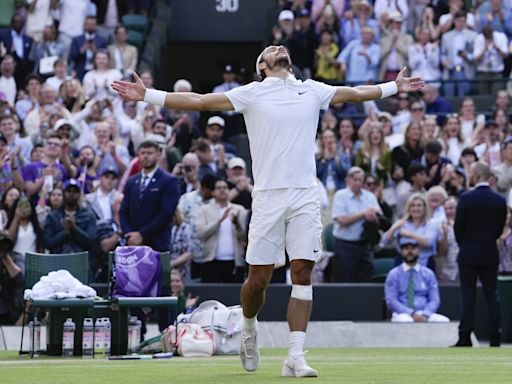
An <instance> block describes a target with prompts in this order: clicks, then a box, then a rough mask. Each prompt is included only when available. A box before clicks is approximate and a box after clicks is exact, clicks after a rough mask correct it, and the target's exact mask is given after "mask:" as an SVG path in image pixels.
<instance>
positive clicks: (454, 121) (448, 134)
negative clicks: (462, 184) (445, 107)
mask: <svg viewBox="0 0 512 384" xmlns="http://www.w3.org/2000/svg"><path fill="white" fill-rule="evenodd" d="M439 141H440V142H441V145H442V147H443V150H442V151H441V155H442V156H444V157H446V158H448V160H450V161H451V162H452V164H457V163H458V162H459V160H460V156H461V154H462V150H463V149H464V146H465V142H464V138H463V137H462V132H461V127H460V120H459V116H458V115H457V114H451V115H448V116H447V118H446V121H445V123H444V126H443V130H442V131H441V133H440V134H439Z"/></svg>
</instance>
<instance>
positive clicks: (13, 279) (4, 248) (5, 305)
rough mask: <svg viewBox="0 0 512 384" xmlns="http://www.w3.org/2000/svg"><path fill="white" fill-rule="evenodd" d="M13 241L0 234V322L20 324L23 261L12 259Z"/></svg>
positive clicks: (3, 323) (22, 308)
mask: <svg viewBox="0 0 512 384" xmlns="http://www.w3.org/2000/svg"><path fill="white" fill-rule="evenodd" d="M13 247H14V243H13V241H12V240H11V239H9V238H8V237H5V236H4V235H0V324H1V325H13V324H20V322H19V319H20V317H21V316H22V314H23V310H24V302H23V289H24V285H25V283H24V276H25V262H24V261H23V260H20V259H18V260H17V261H14V260H13V258H12V256H11V251H12V249H13Z"/></svg>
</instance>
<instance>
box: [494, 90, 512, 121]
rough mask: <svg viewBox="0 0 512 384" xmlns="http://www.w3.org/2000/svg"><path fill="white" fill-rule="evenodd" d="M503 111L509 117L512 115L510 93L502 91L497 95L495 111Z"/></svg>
mask: <svg viewBox="0 0 512 384" xmlns="http://www.w3.org/2000/svg"><path fill="white" fill-rule="evenodd" d="M497 109H502V110H504V111H505V112H506V114H507V115H512V105H511V103H510V96H509V94H508V91H505V90H501V91H498V93H497V94H496V100H495V102H494V106H493V110H497Z"/></svg>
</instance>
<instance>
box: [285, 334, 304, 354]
mask: <svg viewBox="0 0 512 384" xmlns="http://www.w3.org/2000/svg"><path fill="white" fill-rule="evenodd" d="M305 340H306V332H302V331H292V332H290V339H289V347H290V349H289V351H288V354H289V355H290V356H298V355H301V354H302V353H303V351H304V341H305Z"/></svg>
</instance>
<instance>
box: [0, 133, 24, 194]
mask: <svg viewBox="0 0 512 384" xmlns="http://www.w3.org/2000/svg"><path fill="white" fill-rule="evenodd" d="M0 124H1V123H0ZM17 162H18V156H17V154H16V149H14V150H12V151H10V152H9V151H8V148H7V139H6V138H5V137H4V136H3V135H2V134H0V192H3V191H5V190H6V189H7V188H9V187H10V186H12V185H14V186H16V187H18V188H20V189H24V188H25V182H24V181H23V178H22V177H21V174H20V172H19V171H18V164H17Z"/></svg>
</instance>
